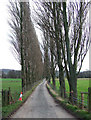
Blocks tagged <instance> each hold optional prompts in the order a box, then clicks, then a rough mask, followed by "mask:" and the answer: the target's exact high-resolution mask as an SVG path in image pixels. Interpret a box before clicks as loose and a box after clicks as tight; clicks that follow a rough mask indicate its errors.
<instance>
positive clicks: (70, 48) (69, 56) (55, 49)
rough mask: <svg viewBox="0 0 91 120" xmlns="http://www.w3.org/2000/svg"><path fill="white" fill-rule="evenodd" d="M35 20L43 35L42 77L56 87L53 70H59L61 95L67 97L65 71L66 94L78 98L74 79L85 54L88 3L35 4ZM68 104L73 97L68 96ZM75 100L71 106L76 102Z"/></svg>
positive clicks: (75, 79)
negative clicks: (43, 72)
mask: <svg viewBox="0 0 91 120" xmlns="http://www.w3.org/2000/svg"><path fill="white" fill-rule="evenodd" d="M35 4H36V6H37V11H36V10H35V13H36V18H35V21H36V19H37V21H36V23H37V26H38V27H39V29H41V31H42V32H43V35H44V40H43V48H44V68H45V77H46V79H47V80H48V81H50V77H52V81H53V85H54V88H55V69H56V68H57V69H58V70H59V82H60V95H61V97H63V98H64V97H66V88H65V79H64V72H65V73H66V76H67V80H68V83H69V88H70V89H69V91H70V92H72V91H73V97H74V98H75V99H76V98H77V76H78V74H79V72H80V70H81V67H82V63H83V60H84V58H85V56H86V54H87V51H88V49H89V46H90V42H91V40H90V39H89V24H88V8H89V2H88V3H86V2H81V1H79V2H46V1H45V2H39V1H38V2H35ZM69 98H70V101H72V94H71V93H70V96H69ZM75 99H74V104H76V101H75Z"/></svg>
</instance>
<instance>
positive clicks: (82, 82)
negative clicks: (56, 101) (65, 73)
mask: <svg viewBox="0 0 91 120" xmlns="http://www.w3.org/2000/svg"><path fill="white" fill-rule="evenodd" d="M51 84H52V81H51ZM65 86H66V92H69V84H68V81H67V80H65ZM88 87H89V79H87V78H79V79H78V80H77V96H78V100H81V92H88ZM56 92H57V93H58V94H60V84H59V80H58V79H56ZM67 95H68V94H67ZM84 104H85V105H86V106H87V95H84Z"/></svg>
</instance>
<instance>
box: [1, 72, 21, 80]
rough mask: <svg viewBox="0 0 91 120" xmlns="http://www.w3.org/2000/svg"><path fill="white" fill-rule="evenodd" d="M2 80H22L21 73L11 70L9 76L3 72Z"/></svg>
mask: <svg viewBox="0 0 91 120" xmlns="http://www.w3.org/2000/svg"><path fill="white" fill-rule="evenodd" d="M2 78H21V71H16V70H10V71H9V72H8V73H7V74H6V73H5V72H4V71H2Z"/></svg>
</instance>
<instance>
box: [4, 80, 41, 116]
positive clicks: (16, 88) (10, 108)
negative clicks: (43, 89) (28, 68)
mask: <svg viewBox="0 0 91 120" xmlns="http://www.w3.org/2000/svg"><path fill="white" fill-rule="evenodd" d="M40 82H41V81H40ZM40 82H38V83H36V84H35V85H34V86H33V87H32V88H31V90H29V91H27V92H26V93H25V94H23V97H22V101H18V99H17V101H16V102H15V103H13V104H11V105H7V106H3V107H2V117H3V118H6V117H9V116H10V115H11V114H13V113H14V112H15V111H16V110H17V109H18V108H19V107H20V106H22V104H23V103H24V102H25V101H26V100H27V98H28V97H29V96H30V95H31V93H32V92H33V91H34V90H35V88H36V87H37V85H38V84H39V83H40ZM8 87H10V88H11V93H12V95H14V94H15V93H17V96H18V98H19V95H20V92H21V79H3V80H2V88H3V89H4V90H5V89H8Z"/></svg>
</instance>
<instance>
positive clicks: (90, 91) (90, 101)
mask: <svg viewBox="0 0 91 120" xmlns="http://www.w3.org/2000/svg"><path fill="white" fill-rule="evenodd" d="M88 111H89V112H90V113H91V87H89V88H88Z"/></svg>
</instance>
